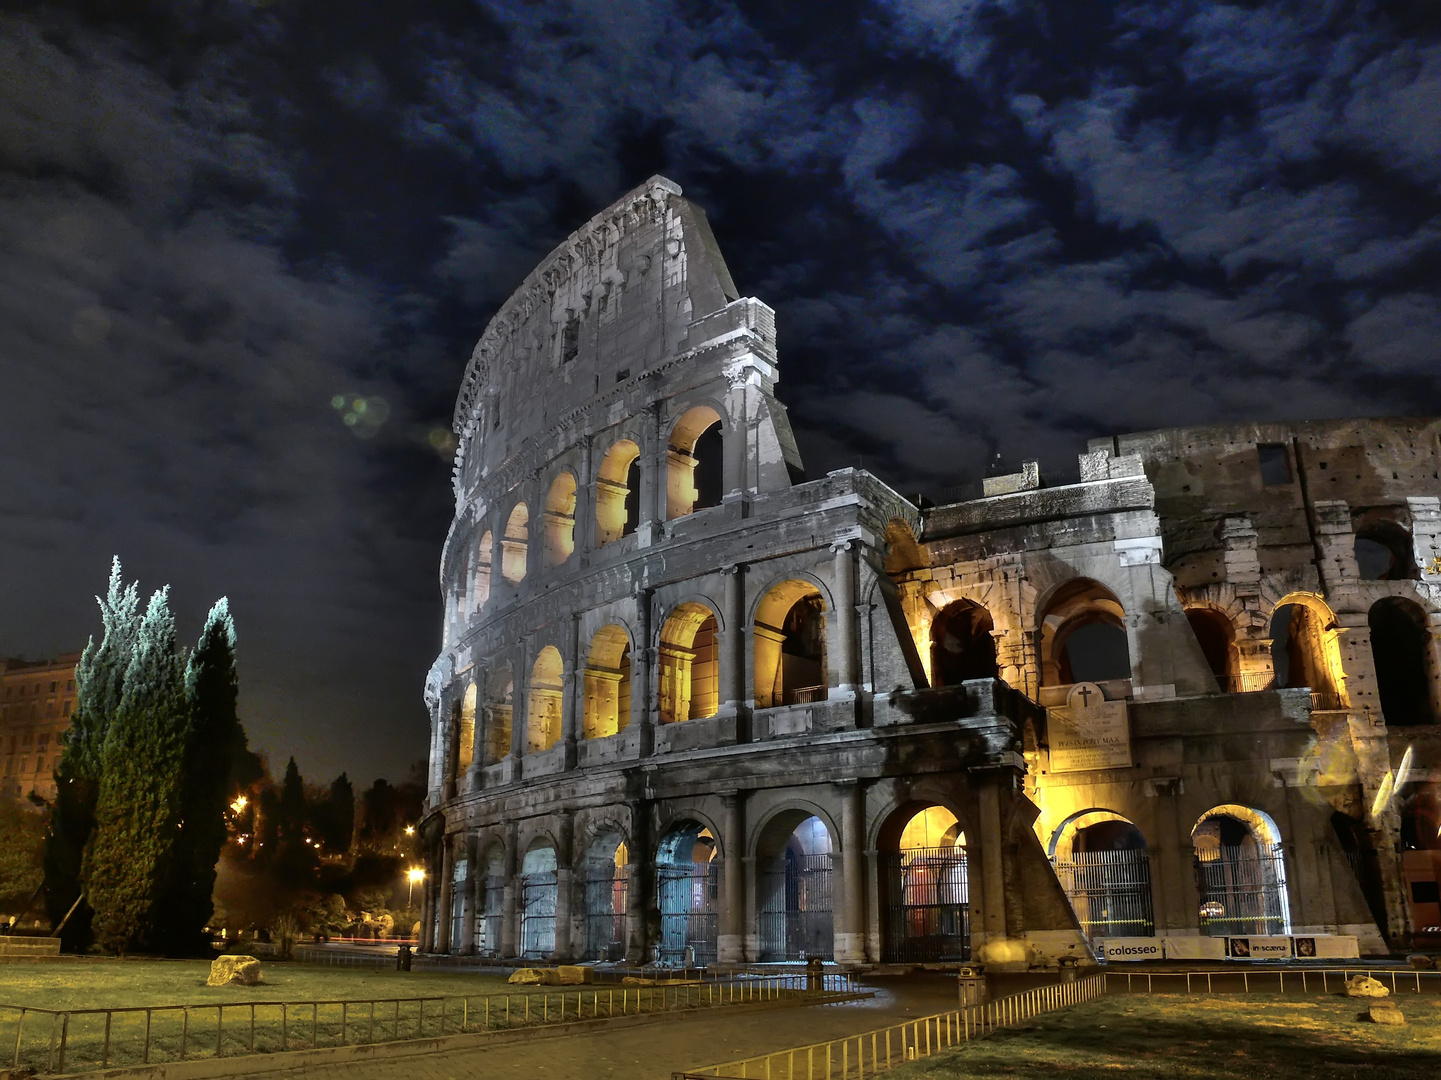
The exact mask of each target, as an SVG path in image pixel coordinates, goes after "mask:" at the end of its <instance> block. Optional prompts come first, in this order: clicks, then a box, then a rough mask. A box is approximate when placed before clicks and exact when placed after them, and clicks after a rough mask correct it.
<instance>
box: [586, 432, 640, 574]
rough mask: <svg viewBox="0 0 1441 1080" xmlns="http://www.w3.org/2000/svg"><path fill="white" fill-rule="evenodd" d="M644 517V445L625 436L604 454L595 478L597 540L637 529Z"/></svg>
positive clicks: (609, 540) (599, 542) (616, 537)
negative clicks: (641, 493) (641, 470)
mask: <svg viewBox="0 0 1441 1080" xmlns="http://www.w3.org/2000/svg"><path fill="white" fill-rule="evenodd" d="M639 517H640V447H639V446H637V445H636V444H635V443H633V442H632V441H631V440H630V439H621V440H620V441H619V442H617V443H616V444H615V445H614V446H612V447H611V448H610V449H609V450H607V451H606V452H605V457H603V458H601V462H600V470H599V475H598V476H597V477H596V481H595V544H596V547H600V546H601V545H602V544H609V543H613V542H614V541H616V540H619V539H620V538H621V537H622V536H629V535H630V534H631V533H633V532H635V527H636V521H637V519H638V518H639Z"/></svg>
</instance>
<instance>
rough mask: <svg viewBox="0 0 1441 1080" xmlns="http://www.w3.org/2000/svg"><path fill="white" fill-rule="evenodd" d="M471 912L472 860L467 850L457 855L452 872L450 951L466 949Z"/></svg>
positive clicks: (460, 951) (455, 951) (461, 951)
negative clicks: (467, 921) (467, 923)
mask: <svg viewBox="0 0 1441 1080" xmlns="http://www.w3.org/2000/svg"><path fill="white" fill-rule="evenodd" d="M469 914H470V860H469V859H467V858H466V857H465V850H464V849H463V848H462V849H461V851H460V853H458V854H457V855H456V856H455V862H454V864H453V865H452V867H451V874H450V950H449V951H450V952H452V953H463V952H464V951H465V936H466V920H467V918H468V916H469Z"/></svg>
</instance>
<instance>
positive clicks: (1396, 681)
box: [1367, 597, 1435, 727]
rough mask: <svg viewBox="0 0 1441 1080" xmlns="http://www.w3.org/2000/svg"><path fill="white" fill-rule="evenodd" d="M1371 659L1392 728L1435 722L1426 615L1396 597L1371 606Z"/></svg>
mask: <svg viewBox="0 0 1441 1080" xmlns="http://www.w3.org/2000/svg"><path fill="white" fill-rule="evenodd" d="M1367 621H1368V622H1369V623H1370V624H1371V657H1372V659H1373V660H1374V661H1375V664H1376V689H1377V694H1378V696H1379V697H1380V699H1381V715H1382V716H1383V717H1385V719H1386V723H1387V725H1388V726H1391V727H1410V726H1413V725H1416V724H1432V723H1435V717H1434V715H1433V712H1432V708H1431V671H1430V667H1431V665H1430V663H1429V662H1428V661H1429V657H1428V656H1427V653H1428V652H1429V650H1430V648H1431V641H1430V635H1429V634H1428V633H1427V630H1426V613H1425V612H1423V611H1422V610H1421V609H1420V608H1419V607H1417V606H1416V605H1415V604H1412V603H1410V602H1409V601H1406V600H1401V599H1398V598H1396V597H1389V598H1387V599H1385V600H1378V601H1377V602H1376V603H1375V604H1373V605H1371V611H1370V614H1369V615H1368V616H1367Z"/></svg>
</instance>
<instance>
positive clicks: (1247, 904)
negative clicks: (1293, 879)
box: [1191, 805, 1291, 937]
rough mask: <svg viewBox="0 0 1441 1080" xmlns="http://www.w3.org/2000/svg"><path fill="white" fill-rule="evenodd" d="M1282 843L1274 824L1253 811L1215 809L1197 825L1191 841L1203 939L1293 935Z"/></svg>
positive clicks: (1256, 811)
mask: <svg viewBox="0 0 1441 1080" xmlns="http://www.w3.org/2000/svg"><path fill="white" fill-rule="evenodd" d="M1280 840H1281V834H1280V831H1279V830H1277V828H1276V824H1275V822H1273V821H1272V820H1271V819H1270V817H1269V816H1267V815H1266V814H1263V813H1262V812H1261V811H1259V810H1254V809H1252V808H1250V807H1245V806H1229V805H1228V806H1220V807H1216V808H1215V809H1214V810H1210V811H1207V812H1206V814H1205V815H1203V816H1202V818H1201V820H1200V821H1199V822H1197V824H1196V827H1195V829H1194V830H1192V833H1191V841H1192V845H1193V847H1194V850H1195V855H1196V888H1197V890H1198V891H1199V892H1200V895H1201V912H1200V914H1201V932H1202V933H1203V934H1210V935H1212V936H1213V937H1220V936H1238V937H1240V936H1248V935H1280V934H1289V933H1290V932H1291V912H1290V904H1289V902H1288V900H1287V896H1286V860H1285V858H1284V857H1283V855H1282V852H1281V843H1280Z"/></svg>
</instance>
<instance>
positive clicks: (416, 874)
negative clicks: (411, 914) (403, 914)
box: [405, 866, 425, 911]
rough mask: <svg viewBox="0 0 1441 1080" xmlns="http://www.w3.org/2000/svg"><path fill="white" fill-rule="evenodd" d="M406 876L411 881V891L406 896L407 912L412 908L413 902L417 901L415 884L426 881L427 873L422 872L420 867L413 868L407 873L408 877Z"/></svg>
mask: <svg viewBox="0 0 1441 1080" xmlns="http://www.w3.org/2000/svg"><path fill="white" fill-rule="evenodd" d="M405 876H406V878H408V879H409V881H410V889H409V890H408V891H407V892H406V894H405V907H406V910H407V911H408V910H409V909H410V907H411V901H413V900H414V899H415V883H416V882H417V881H424V880H425V871H424V870H422V869H421V868H420V867H418V866H412V867H411V868H410V869H409V870H408V871H407V872H406V875H405Z"/></svg>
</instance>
